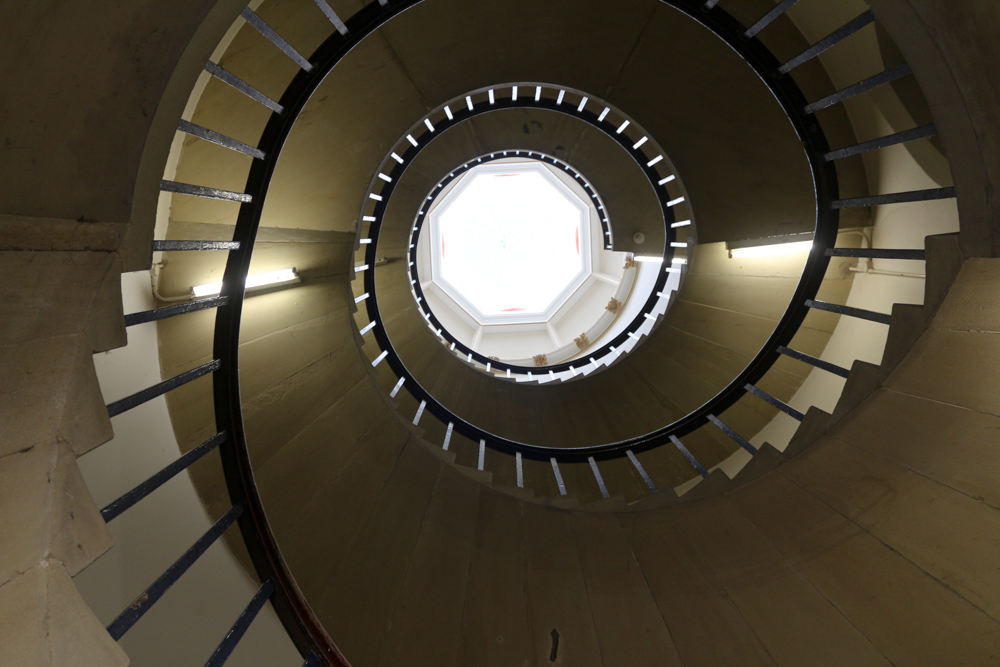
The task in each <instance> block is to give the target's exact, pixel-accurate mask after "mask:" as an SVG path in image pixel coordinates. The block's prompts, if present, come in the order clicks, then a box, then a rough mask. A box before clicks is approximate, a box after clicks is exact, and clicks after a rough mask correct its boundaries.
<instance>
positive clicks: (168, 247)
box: [153, 241, 240, 252]
mask: <svg viewBox="0 0 1000 667" xmlns="http://www.w3.org/2000/svg"><path fill="white" fill-rule="evenodd" d="M239 249H240V242H239V241H153V252H173V251H177V250H239Z"/></svg>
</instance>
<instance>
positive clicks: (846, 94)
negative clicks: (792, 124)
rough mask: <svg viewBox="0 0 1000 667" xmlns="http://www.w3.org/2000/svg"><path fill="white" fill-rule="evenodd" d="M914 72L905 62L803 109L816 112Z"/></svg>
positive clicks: (807, 111)
mask: <svg viewBox="0 0 1000 667" xmlns="http://www.w3.org/2000/svg"><path fill="white" fill-rule="evenodd" d="M912 73H913V70H912V69H911V68H910V66H909V65H908V64H906V63H903V64H902V65H897V66H896V67H893V68H892V69H890V70H886V71H885V72H881V73H879V74H876V75H875V76H870V77H868V78H867V79H865V80H863V81H859V82H857V83H855V84H854V85H851V86H848V87H847V88H843V89H841V90H838V91H837V92H835V93H834V94H833V95H827V96H826V97H824V98H823V99H821V100H816V101H815V102H813V103H812V104H809V105H806V107H805V108H804V109H803V111H805V112H806V113H816V112H817V111H819V110H820V109H825V108H827V107H832V106H833V105H834V104H838V103H840V102H843V101H844V100H848V99H850V98H852V97H854V96H855V95H860V94H861V93H863V92H866V91H869V90H871V89H873V88H878V87H879V86H882V85H885V84H887V83H890V82H892V81H895V80H896V79H901V78H903V77H904V76H907V75H908V74H912Z"/></svg>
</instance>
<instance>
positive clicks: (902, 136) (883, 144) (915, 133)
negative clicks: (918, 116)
mask: <svg viewBox="0 0 1000 667" xmlns="http://www.w3.org/2000/svg"><path fill="white" fill-rule="evenodd" d="M937 133H938V131H937V125H935V124H934V123H931V124H930V125H922V126H920V127H915V128H913V129H912V130H903V131H902V132H897V133H896V134H890V135H889V136H887V137H881V138H879V139H873V140H871V141H865V142H862V143H860V144H855V145H854V146H848V147H846V148H841V149H839V150H835V151H830V152H829V153H827V154H826V155H824V156H823V159H824V160H826V161H827V162H832V161H833V160H841V159H843V158H845V157H851V156H852V155H860V154H862V153H868V152H870V151H876V150H879V149H880V148H888V147H889V146H895V145H897V144H903V143H906V142H907V141H916V140H917V139H925V138H927V137H933V136H934V135H935V134H937Z"/></svg>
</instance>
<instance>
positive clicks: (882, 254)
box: [826, 248, 927, 261]
mask: <svg viewBox="0 0 1000 667" xmlns="http://www.w3.org/2000/svg"><path fill="white" fill-rule="evenodd" d="M826 256H827V257H859V258H865V259H913V260H920V261H923V260H925V259H926V258H927V253H926V252H924V251H923V250H899V249H892V248H827V249H826Z"/></svg>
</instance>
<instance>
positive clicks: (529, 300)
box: [431, 162, 591, 323]
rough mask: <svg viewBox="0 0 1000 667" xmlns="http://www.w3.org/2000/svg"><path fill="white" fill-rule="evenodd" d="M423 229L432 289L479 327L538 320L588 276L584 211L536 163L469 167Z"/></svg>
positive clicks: (582, 204) (583, 206)
mask: <svg viewBox="0 0 1000 667" xmlns="http://www.w3.org/2000/svg"><path fill="white" fill-rule="evenodd" d="M431 226H432V229H433V230H434V231H433V234H434V237H435V238H436V243H435V247H434V248H433V250H432V252H433V254H434V256H435V257H434V261H433V262H432V266H433V277H434V280H435V282H437V283H439V284H440V286H441V287H442V289H444V290H445V291H446V292H447V293H449V295H450V296H451V297H452V298H454V299H455V300H456V301H458V302H460V303H462V304H463V305H464V306H465V307H466V308H467V309H468V310H469V312H470V313H471V314H472V315H473V316H474V317H476V319H478V320H480V321H482V322H483V323H486V322H494V323H500V322H504V321H514V320H516V321H518V322H528V321H544V320H545V319H548V316H549V315H551V312H552V311H553V309H554V308H555V307H558V305H559V304H561V303H562V302H564V301H565V300H566V298H568V297H569V296H570V295H571V294H572V293H573V291H574V290H575V289H576V288H578V287H579V286H580V284H582V282H583V281H584V280H585V279H586V277H587V275H589V273H590V266H591V258H590V248H589V246H590V225H589V211H588V206H587V204H586V203H585V202H583V201H582V200H581V199H580V198H579V197H578V196H577V195H576V194H574V193H573V192H571V191H570V190H569V188H567V187H566V185H565V184H563V183H562V182H560V181H559V180H558V179H557V178H555V177H554V176H553V175H552V174H551V173H550V171H549V170H548V169H547V168H546V167H545V166H543V165H541V164H538V163H530V162H528V163H517V164H490V165H483V166H480V167H476V168H475V169H474V170H473V171H472V172H471V173H469V174H468V176H467V177H466V178H465V179H463V181H462V182H461V183H460V184H458V185H457V186H456V187H455V188H454V189H453V190H452V191H451V192H449V193H448V194H447V195H445V196H444V197H442V199H441V202H440V204H439V205H438V206H437V207H436V208H435V210H434V211H433V213H432V216H431Z"/></svg>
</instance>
